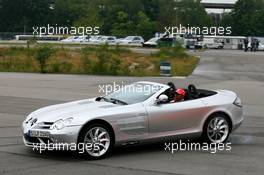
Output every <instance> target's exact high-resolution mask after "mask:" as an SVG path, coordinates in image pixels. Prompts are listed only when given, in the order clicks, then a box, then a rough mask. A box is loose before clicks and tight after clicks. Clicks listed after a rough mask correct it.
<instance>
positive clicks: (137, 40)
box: [132, 37, 141, 44]
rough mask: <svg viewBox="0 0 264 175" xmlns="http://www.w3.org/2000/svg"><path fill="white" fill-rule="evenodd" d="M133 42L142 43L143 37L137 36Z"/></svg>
mask: <svg viewBox="0 0 264 175" xmlns="http://www.w3.org/2000/svg"><path fill="white" fill-rule="evenodd" d="M132 43H134V44H140V43H141V39H140V38H139V37H135V38H134V39H133V41H132Z"/></svg>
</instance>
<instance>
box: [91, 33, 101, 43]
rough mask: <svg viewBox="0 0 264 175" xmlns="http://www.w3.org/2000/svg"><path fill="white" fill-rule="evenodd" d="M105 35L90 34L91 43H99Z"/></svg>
mask: <svg viewBox="0 0 264 175" xmlns="http://www.w3.org/2000/svg"><path fill="white" fill-rule="evenodd" d="M103 37H104V36H103V35H94V36H90V39H89V43H90V44H98V43H99V42H100V40H101V39H102V38H103Z"/></svg>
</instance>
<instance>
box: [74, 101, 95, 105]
mask: <svg viewBox="0 0 264 175" xmlns="http://www.w3.org/2000/svg"><path fill="white" fill-rule="evenodd" d="M90 103H94V102H93V101H90V100H86V101H81V102H79V103H78V104H79V105H85V104H90Z"/></svg>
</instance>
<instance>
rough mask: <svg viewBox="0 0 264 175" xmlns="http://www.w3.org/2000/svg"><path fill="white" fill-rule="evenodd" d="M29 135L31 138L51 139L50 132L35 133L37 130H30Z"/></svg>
mask: <svg viewBox="0 0 264 175" xmlns="http://www.w3.org/2000/svg"><path fill="white" fill-rule="evenodd" d="M28 135H29V136H30V137H44V138H49V137H50V133H49V132H48V131H35V130H29V131H28Z"/></svg>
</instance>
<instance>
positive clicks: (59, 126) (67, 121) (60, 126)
mask: <svg viewBox="0 0 264 175" xmlns="http://www.w3.org/2000/svg"><path fill="white" fill-rule="evenodd" d="M72 120H73V118H72V117H70V118H66V119H64V120H62V119H61V120H58V121H56V122H55V123H54V124H53V125H52V126H51V127H50V129H57V130H60V129H63V128H65V127H66V126H68V125H70V124H71V122H72Z"/></svg>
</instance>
